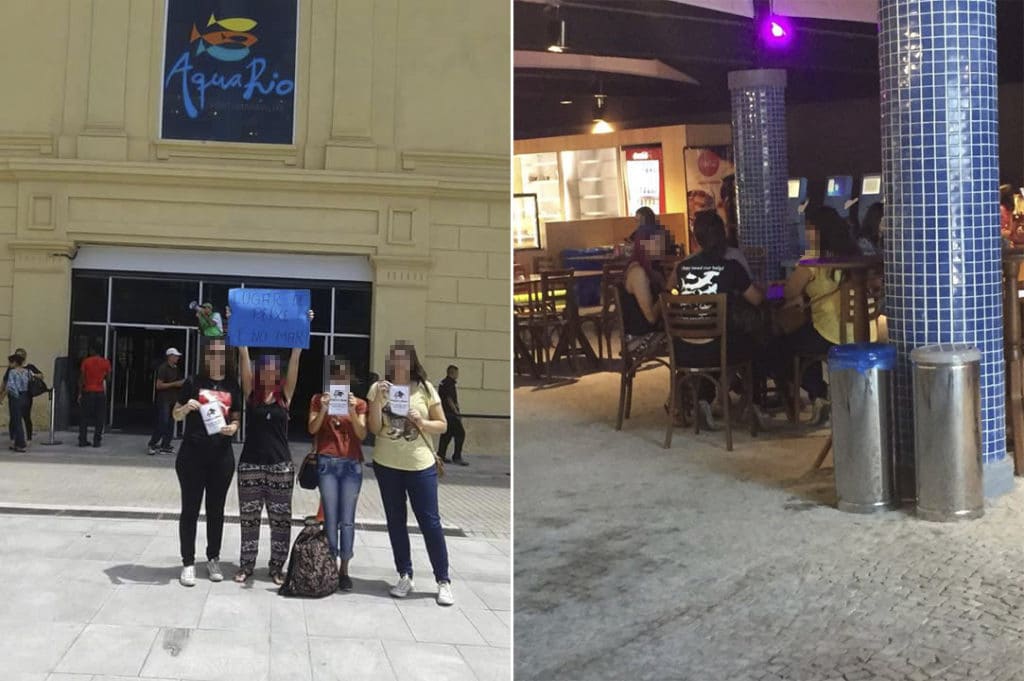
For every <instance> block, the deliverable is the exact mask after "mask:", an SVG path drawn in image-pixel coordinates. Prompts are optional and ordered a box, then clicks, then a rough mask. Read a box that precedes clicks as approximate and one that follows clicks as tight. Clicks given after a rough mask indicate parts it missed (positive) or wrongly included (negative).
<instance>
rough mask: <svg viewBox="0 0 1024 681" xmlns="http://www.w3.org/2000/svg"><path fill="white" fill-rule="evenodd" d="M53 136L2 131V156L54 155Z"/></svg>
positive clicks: (0, 138) (0, 142) (0, 146)
mask: <svg viewBox="0 0 1024 681" xmlns="http://www.w3.org/2000/svg"><path fill="white" fill-rule="evenodd" d="M54 151H55V149H54V143H53V137H51V136H50V135H14V134H5V133H0V158H3V157H5V156H18V157H22V156H27V157H34V156H53V155H54Z"/></svg>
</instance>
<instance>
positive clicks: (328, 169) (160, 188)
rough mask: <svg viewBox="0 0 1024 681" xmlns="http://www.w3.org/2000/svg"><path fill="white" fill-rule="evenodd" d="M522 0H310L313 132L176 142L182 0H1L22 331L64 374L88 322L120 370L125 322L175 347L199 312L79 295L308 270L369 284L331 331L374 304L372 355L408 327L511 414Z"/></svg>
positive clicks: (464, 390) (7, 261)
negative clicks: (512, 194) (180, 327)
mask: <svg viewBox="0 0 1024 681" xmlns="http://www.w3.org/2000/svg"><path fill="white" fill-rule="evenodd" d="M170 1H171V2H174V1H175V0H170ZM509 5H510V3H508V2H504V1H503V0H479V1H476V2H464V1H461V0H298V15H297V16H298V20H297V30H296V59H295V71H294V74H295V77H294V82H295V90H294V92H295V96H294V133H293V139H292V143H291V144H256V143H254V144H246V143H237V142H230V143H229V142H220V141H203V140H179V139H164V138H162V137H161V123H160V121H161V106H162V96H163V95H162V93H163V89H164V76H165V73H166V71H165V69H166V68H167V67H166V64H165V58H164V35H165V20H166V16H167V15H166V11H167V10H166V5H165V2H164V0H44V1H42V2H31V3H29V2H22V1H21V0H0V35H2V40H0V84H2V87H3V91H4V95H3V97H2V100H3V104H2V106H0V346H3V347H10V348H11V349H13V348H15V347H19V346H21V347H25V348H27V349H28V350H29V353H30V359H31V360H32V361H34V362H35V363H37V364H38V365H39V366H40V368H42V369H43V370H44V371H47V372H49V369H50V367H51V366H52V363H53V360H54V358H56V357H61V356H68V355H70V356H71V357H72V359H73V360H74V358H75V357H76V356H77V354H80V353H81V351H82V349H81V348H78V347H73V346H74V345H75V341H74V338H75V337H76V336H75V334H76V333H77V332H76V331H75V329H76V328H78V327H76V324H77V323H79V322H81V323H82V324H84V326H82V327H81V329H86V330H87V331H88V332H89V333H95V334H102V338H103V340H104V342H105V343H106V348H107V355H108V357H111V359H112V360H113V361H114V364H115V370H117V366H118V361H119V360H123V358H122V357H119V356H118V355H119V353H122V354H123V353H124V352H125V349H124V345H123V343H120V344H119V342H118V341H117V338H125V337H127V336H128V335H130V333H136V335H137V336H138V337H139V338H142V339H143V340H145V339H146V338H149V336H147V335H146V334H149V335H150V336H152V338H149V340H148V341H147V342H148V343H149V345H148V346H146V347H149V352H150V353H151V354H152V347H154V346H153V343H156V346H160V343H161V340H163V339H165V338H167V337H168V336H166V335H163V336H161V335H160V334H161V333H163V334H166V333H174V332H175V329H174V328H173V327H174V326H175V324H174V323H172V324H169V325H168V324H160V323H153V321H152V319H150V320H148V321H145V320H143V321H140V322H139V323H138V324H134V323H133V321H132V319H131V318H125V317H124V316H123V315H121V312H122V311H121V310H118V309H115V310H113V311H110V310H108V311H107V317H106V319H105V320H103V319H101V318H100V317H95V318H92V321H89V320H82V319H74V316H75V314H80V313H78V312H74V313H73V310H72V299H73V298H75V299H76V302H75V310H76V311H77V310H81V309H86V308H89V309H97V310H100V311H102V309H101V308H102V305H103V301H102V300H100V298H102V297H103V295H104V294H103V286H105V285H107V286H110V290H111V291H113V290H114V289H116V288H117V287H118V286H122V288H123V287H124V286H126V283H125V282H129V284H130V281H137V282H139V286H140V287H143V288H140V289H138V290H143V289H144V287H145V286H148V285H150V284H149V283H146V282H147V280H152V281H163V280H167V279H169V280H174V281H178V282H179V283H181V281H182V280H184V281H186V282H187V280H190V279H191V280H196V281H198V280H204V281H206V280H208V281H212V282H215V283H214V284H206V286H207V289H205V291H210V290H212V288H211V287H216V286H221V287H222V288H223V287H226V286H228V284H227V283H224V282H225V281H227V280H229V279H231V278H232V277H234V278H235V279H236V280H238V279H240V280H243V281H245V280H249V279H251V280H258V281H262V280H267V281H276V280H280V281H285V280H287V281H288V282H290V285H291V286H301V285H302V284H303V282H304V281H306V280H308V281H309V282H310V285H311V287H316V286H320V287H326V288H325V289H324V290H327V291H331V292H332V293H329V294H326V295H331V296H333V295H339V296H340V295H341V294H342V293H343V292H344V291H346V290H348V289H353V290H358V291H363V293H360V295H364V293H365V294H366V295H367V296H368V301H369V302H368V309H367V310H362V311H353V309H350V307H346V305H343V304H341V303H338V304H335V303H334V301H333V298H332V299H331V304H332V308H333V309H334V310H335V311H336V316H335V318H334V320H333V321H332V322H331V324H334V325H336V326H332V327H331V329H330V330H329V331H330V332H331V333H335V334H337V333H342V334H344V332H345V331H346V324H348V323H349V316H350V315H359V314H362V315H363V316H365V315H369V319H365V320H363V321H362V322H360V323H359V324H356V325H355V326H353V327H352V328H353V329H355V331H357V332H353V333H351V334H349V335H350V336H351V337H352V338H354V339H356V340H358V339H360V338H362V339H365V342H366V344H367V347H368V355H369V359H368V363H369V369H370V370H371V371H376V372H378V373H383V369H384V358H385V356H386V353H387V349H388V347H389V345H390V344H391V343H392V342H393V341H394V340H395V339H406V340H409V341H412V342H413V343H414V344H415V345H416V347H417V349H418V350H419V352H420V354H421V357H422V359H423V362H424V365H425V367H426V369H427V371H428V374H429V375H430V377H431V378H432V379H433V380H434V381H435V382H436V381H439V380H440V379H441V378H442V377H443V374H444V371H445V367H446V366H447V365H448V364H452V363H454V364H457V365H458V366H459V367H460V369H461V376H460V381H459V384H460V400H461V402H462V403H463V411H464V412H466V413H469V414H477V415H488V416H508V415H509V413H510V394H509V373H510V371H509V319H510V313H509V308H508V300H509V278H510V257H509V243H510V239H509V168H510V162H509V161H510V159H509V139H510V103H509V98H510V47H509V35H510V20H511V19H510V7H509ZM211 20H212V17H211ZM233 27H234V28H239V27H240V25H239V26H233ZM129 273H130V278H129V279H125V277H129ZM86 274H89V276H94V275H95V276H100V275H102V277H101V279H100V281H101V282H106V283H99V284H97V282H96V281H93V280H90V285H89V286H85V285H84V284H83V283H82V282H84V281H85V280H84V279H82V278H81V277H82V276H85V275H86ZM221 275H224V276H221ZM225 276H226V277H227V278H226V279H225ZM218 277H219V278H218ZM131 278H134V279H131ZM258 281H257V283H258ZM175 285H177V284H175ZM360 286H362V288H360ZM76 288H77V290H76ZM129 288H130V286H129ZM186 290H191V289H187V288H186ZM205 291H202V290H201V292H200V293H199V294H198V295H202V296H204V297H207V296H206V294H205ZM339 292H342V293H339ZM111 295H113V294H111ZM187 297H189V295H188V294H186V295H184V296H183V299H182V300H181V301H174V302H173V304H174V305H178V304H179V303H180V304H181V305H187V304H188V302H189V301H188V300H185V299H184V298H187ZM339 300H340V298H339ZM106 304H107V306H108V307H110V306H117V305H119V303H118V299H117V297H116V295H114V297H112V298H108V300H107V302H106ZM167 304H169V303H168V301H154V305H167ZM325 304H326V303H325ZM354 307H355V308H358V307H359V306H358V305H355V306H354ZM145 312H146V311H145V310H143V313H142V314H141V316H143V317H144V316H146V314H145ZM119 315H120V316H119ZM140 318H141V317H140ZM118 320H120V321H118ZM90 325H91V327H90ZM164 327H171V328H164ZM355 327H359V328H358V329H356V328H355ZM81 329H79V330H81ZM117 334H120V335H117ZM139 334H141V335H139ZM154 334H155V335H154ZM83 337H84V336H83ZM340 337H341V336H339V338H340ZM183 338H184V337H183ZM190 338H191V337H190ZM190 338H189V339H185V340H183V343H187V342H191V341H190ZM325 338H327V336H325ZM137 340H138V339H137ZM140 342H141V341H140ZM339 344H340V345H344V344H343V343H340V341H339ZM139 347H140V348H141V347H143V346H142V345H140V346H139ZM331 349H333V350H334V351H336V352H337V351H338V349H339V346H337V345H332V341H331V340H324V341H323V342H322V343H321V344H319V345H317V347H316V350H315V351H316V352H320V353H326V352H328V351H330V350H331ZM311 351H314V350H311ZM126 389H127V388H126ZM114 399H115V400H116V399H117V395H115V396H114ZM37 409H38V410H40V412H41V413H40V414H39V416H41V417H42V416H43V414H44V413H45V409H46V405H45V403H43V404H37Z"/></svg>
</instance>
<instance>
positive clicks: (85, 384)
mask: <svg viewBox="0 0 1024 681" xmlns="http://www.w3.org/2000/svg"><path fill="white" fill-rule="evenodd" d="M109 375H110V362H109V361H108V360H107V358H106V357H104V356H103V350H102V348H101V347H99V346H93V347H92V348H90V349H89V356H88V357H86V358H85V359H83V360H82V366H81V368H80V370H79V372H78V403H79V405H80V408H79V417H78V446H79V447H88V446H89V424H90V423H91V424H92V425H93V426H94V428H95V429H94V432H93V436H92V446H93V447H99V446H100V442H101V441H102V440H103V423H104V421H105V420H106V418H105V413H106V407H107V400H106V388H107V383H106V382H107V377H108V376H109Z"/></svg>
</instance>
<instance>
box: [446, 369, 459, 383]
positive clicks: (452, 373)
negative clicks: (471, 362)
mask: <svg viewBox="0 0 1024 681" xmlns="http://www.w3.org/2000/svg"><path fill="white" fill-rule="evenodd" d="M448 375H449V376H451V377H452V380H453V381H457V380H459V370H458V369H452V370H451V371H449V372H448Z"/></svg>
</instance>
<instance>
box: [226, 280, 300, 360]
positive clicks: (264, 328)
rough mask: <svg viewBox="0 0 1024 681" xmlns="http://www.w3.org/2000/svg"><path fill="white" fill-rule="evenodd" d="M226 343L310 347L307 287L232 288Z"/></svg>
mask: <svg viewBox="0 0 1024 681" xmlns="http://www.w3.org/2000/svg"><path fill="white" fill-rule="evenodd" d="M228 305H230V306H231V320H230V321H229V323H228V345H234V346H242V345H244V346H247V347H256V348H302V349H304V350H305V349H307V348H309V316H308V313H309V289H303V290H288V289H263V288H233V289H231V290H229V291H228Z"/></svg>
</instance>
